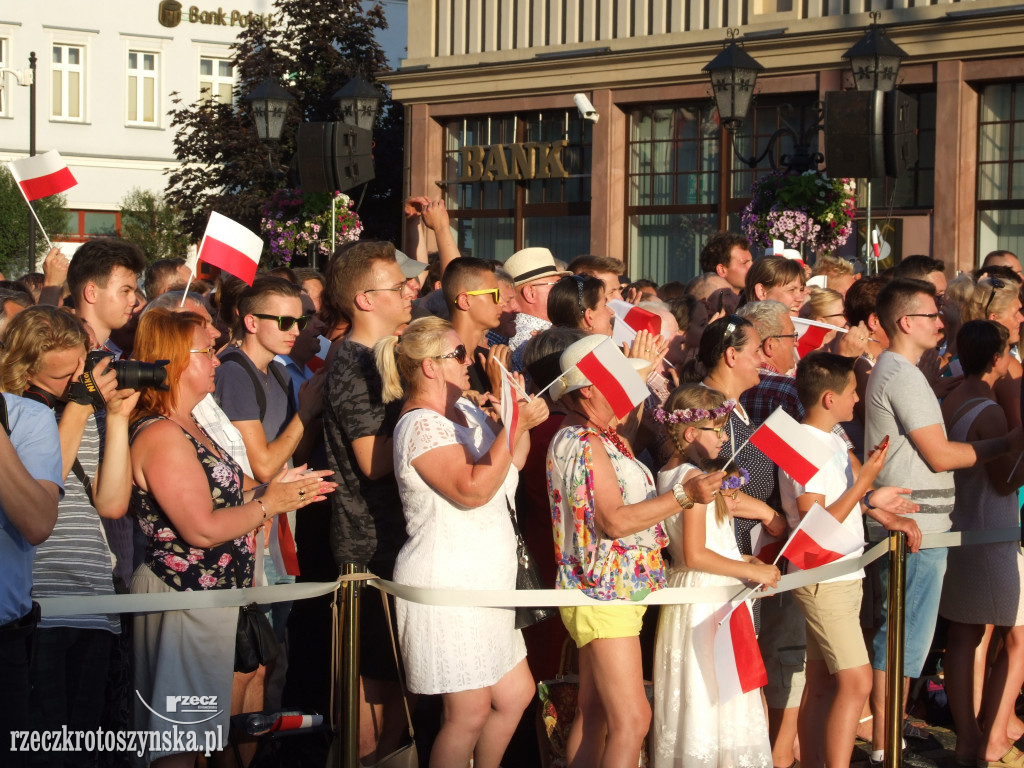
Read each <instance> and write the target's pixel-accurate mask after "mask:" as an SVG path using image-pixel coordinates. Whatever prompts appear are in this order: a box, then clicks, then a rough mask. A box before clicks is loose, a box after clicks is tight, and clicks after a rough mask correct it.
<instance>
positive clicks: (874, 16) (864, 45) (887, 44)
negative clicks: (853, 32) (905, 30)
mask: <svg viewBox="0 0 1024 768" xmlns="http://www.w3.org/2000/svg"><path fill="white" fill-rule="evenodd" d="M879 16H881V12H880V11H872V12H871V26H869V27H868V28H867V29H866V30H865V31H864V37H862V38H861V39H860V40H858V41H857V42H856V43H855V44H854V46H853V47H852V48H850V50H848V51H847V52H846V53H844V54H843V58H844V59H849V61H850V69H851V70H853V82H854V83H855V84H856V86H857V90H858V91H891V90H892V89H893V88H895V87H896V76H897V75H898V74H899V71H900V62H901V61H902V60H903V59H905V58H907V52H906V51H904V50H903V49H902V48H900V47H899V46H898V45H896V43H894V42H893V41H892V40H890V39H889V37H888V36H887V35H886V34H885V29H883V28H882V27H880V26H878V23H877V22H878V17H879Z"/></svg>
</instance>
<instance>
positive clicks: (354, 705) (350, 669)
mask: <svg viewBox="0 0 1024 768" xmlns="http://www.w3.org/2000/svg"><path fill="white" fill-rule="evenodd" d="M365 570H366V569H365V568H363V567H362V566H361V565H358V564H357V563H345V575H346V576H347V575H349V574H352V573H363V572H364V571H365ZM362 586H363V583H362V582H360V581H347V582H345V584H344V586H343V587H342V595H343V598H342V604H343V605H344V608H345V613H344V617H345V618H344V623H343V624H342V632H341V676H342V677H341V690H342V697H341V720H342V722H341V723H338V730H337V733H339V734H342V749H340V750H337V752H336V754H337V755H338V757H339V760H340V765H339V766H338V767H337V768H359V600H360V594H361V592H362Z"/></svg>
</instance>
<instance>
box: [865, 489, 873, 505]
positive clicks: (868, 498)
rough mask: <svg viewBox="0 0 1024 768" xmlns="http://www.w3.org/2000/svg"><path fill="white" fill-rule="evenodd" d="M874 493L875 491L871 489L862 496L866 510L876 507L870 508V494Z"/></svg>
mask: <svg viewBox="0 0 1024 768" xmlns="http://www.w3.org/2000/svg"><path fill="white" fill-rule="evenodd" d="M874 492H875V489H874V488H872V489H871V490H870V491H868V492H867V493H865V494H864V506H866V507H867V508H868V509H876V507H873V506H871V494H872V493H874Z"/></svg>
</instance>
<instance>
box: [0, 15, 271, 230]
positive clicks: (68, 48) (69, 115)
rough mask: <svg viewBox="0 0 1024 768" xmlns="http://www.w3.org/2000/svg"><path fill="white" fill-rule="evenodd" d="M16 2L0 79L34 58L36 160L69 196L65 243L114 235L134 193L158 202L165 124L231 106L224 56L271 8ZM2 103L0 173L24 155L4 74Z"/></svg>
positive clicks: (168, 135)
mask: <svg viewBox="0 0 1024 768" xmlns="http://www.w3.org/2000/svg"><path fill="white" fill-rule="evenodd" d="M229 2H230V5H226V6H220V5H216V4H213V3H208V2H203V0H199V4H198V5H189V4H187V3H181V2H178V0H162V1H161V0H131V1H130V2H129V1H127V0H120V2H117V1H116V0H115V1H114V2H109V1H108V2H81V0H35V2H29V1H27V0H22V1H21V2H17V3H5V4H4V7H3V8H2V9H0V69H3V68H6V69H13V70H26V69H27V68H28V66H29V54H30V52H32V51H34V52H35V54H36V56H37V58H38V63H37V69H36V150H37V152H39V153H42V152H45V151H47V150H50V149H57V150H58V151H60V153H61V155H62V156H63V157H64V159H65V160H66V161H67V163H68V165H69V167H70V168H71V171H72V173H73V174H74V175H75V178H76V179H77V180H78V185H77V186H75V187H74V188H72V189H71V190H69V191H68V192H67V193H66V194H67V199H68V208H69V214H68V225H67V231H66V233H65V234H66V235H67V237H62V238H61V239H63V240H69V241H71V242H78V243H80V242H84V241H85V239H86V238H87V237H88V236H96V235H112V234H115V233H117V232H119V230H120V214H119V213H118V210H117V208H118V202H119V201H120V200H121V199H122V198H123V197H124V196H125V194H126V193H127V192H128V191H129V190H130V189H132V188H133V187H140V188H142V189H146V190H151V191H154V192H161V191H162V190H163V189H164V187H165V185H166V178H165V175H164V174H165V172H166V171H167V170H168V169H169V168H173V167H175V166H176V164H177V163H176V161H175V159H174V153H173V143H172V140H173V136H174V134H173V131H172V130H171V127H170V118H169V117H168V114H167V113H168V112H169V111H170V109H171V108H172V106H173V104H172V96H171V94H172V93H177V94H178V95H179V97H180V98H181V99H182V100H183V101H184V102H186V103H188V102H192V101H195V100H196V99H199V98H200V97H202V96H204V95H205V96H207V97H210V98H217V99H222V100H229V99H230V98H231V89H232V86H233V85H234V80H235V78H234V72H233V67H232V64H231V50H230V47H229V46H230V45H231V43H232V42H233V41H234V40H235V37H236V36H237V35H238V33H239V31H240V30H241V28H242V27H244V26H246V25H248V24H249V23H251V22H252V20H253V19H258V18H261V17H265V15H266V14H267V13H268V12H269V11H270V10H271V0H229ZM3 77H4V86H5V87H4V88H3V91H2V93H0V161H6V160H12V159H17V158H20V157H25V156H26V155H27V154H28V148H29V128H30V121H29V88H27V87H19V84H18V81H17V79H16V78H15V76H14V75H13V74H10V73H7V74H6V75H4V76H3Z"/></svg>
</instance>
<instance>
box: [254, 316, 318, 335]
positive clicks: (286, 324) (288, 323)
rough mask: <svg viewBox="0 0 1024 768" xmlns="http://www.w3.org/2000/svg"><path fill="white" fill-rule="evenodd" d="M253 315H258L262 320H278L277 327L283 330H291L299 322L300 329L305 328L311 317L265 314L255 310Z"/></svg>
mask: <svg viewBox="0 0 1024 768" xmlns="http://www.w3.org/2000/svg"><path fill="white" fill-rule="evenodd" d="M252 316H253V317H258V318H259V319H260V320H277V327H278V328H279V329H281V330H282V331H290V330H291V329H292V326H293V325H296V324H298V326H299V330H300V331H302V330H305V328H306V324H307V323H309V318H308V317H307V316H306V315H303V316H302V317H291V316H289V315H264V314H263V313H261V312H253V313H252Z"/></svg>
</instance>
